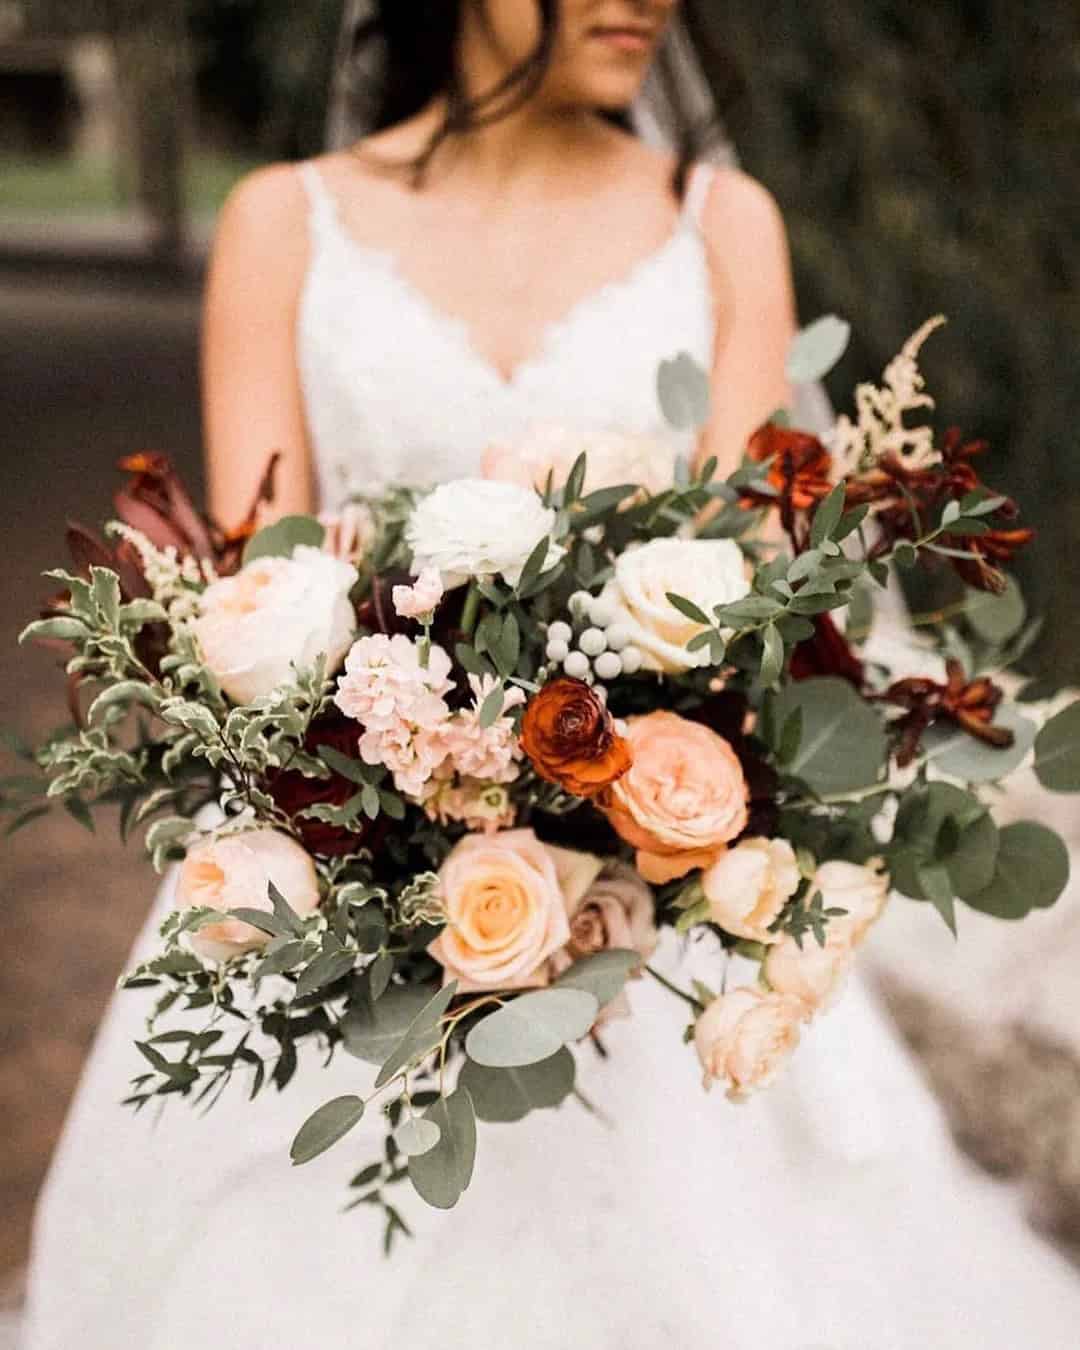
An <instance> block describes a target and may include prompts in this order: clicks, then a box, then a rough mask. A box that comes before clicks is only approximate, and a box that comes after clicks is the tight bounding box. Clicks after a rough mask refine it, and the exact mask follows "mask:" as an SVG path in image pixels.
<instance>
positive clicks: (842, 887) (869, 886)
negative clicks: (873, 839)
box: [814, 860, 889, 944]
mask: <svg viewBox="0 0 1080 1350" xmlns="http://www.w3.org/2000/svg"><path fill="white" fill-rule="evenodd" d="M814 886H815V887H816V888H817V889H818V890H819V891H820V892H821V903H822V908H823V909H842V910H844V911H845V913H844V914H843V915H842V916H837V917H836V918H834V919H830V920H829V927H828V931H829V932H830V933H836V932H841V931H842V932H843V933H844V934H845V935H846V936H847V938H848V940H849V941H850V942H851V943H852V944H855V943H859V942H861V941H862V940H863V938H864V937H866V934H867V932H868V931H869V929H870V926H871V925H872V924H873V923H874V921H875V920H876V919H877V918H878V917H879V916H880V914H881V911H882V910H883V909H884V908H885V902H886V901H887V900H888V898H889V875H888V873H887V872H886V871H885V870H884V868H883V866H882V864H881V862H880V861H877V860H875V861H873V862H870V863H867V864H866V865H865V866H860V865H859V864H858V863H849V862H839V861H837V862H827V863H822V864H821V866H820V867H819V868H818V869H817V871H816V872H815V873H814Z"/></svg>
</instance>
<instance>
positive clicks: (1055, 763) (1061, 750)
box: [1035, 700, 1080, 792]
mask: <svg viewBox="0 0 1080 1350" xmlns="http://www.w3.org/2000/svg"><path fill="white" fill-rule="evenodd" d="M1035 774H1036V776H1037V778H1038V780H1039V782H1040V783H1041V784H1042V785H1043V787H1044V788H1047V789H1048V790H1049V791H1050V792H1080V700H1078V701H1077V702H1076V703H1072V704H1070V705H1069V707H1067V708H1065V709H1064V710H1063V711H1062V712H1059V713H1058V714H1057V715H1056V716H1055V717H1051V719H1050V720H1049V722H1047V723H1046V725H1045V726H1044V727H1043V729H1042V730H1041V731H1040V732H1039V734H1038V736H1037V737H1036V739H1035Z"/></svg>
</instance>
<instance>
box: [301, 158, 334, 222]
mask: <svg viewBox="0 0 1080 1350" xmlns="http://www.w3.org/2000/svg"><path fill="white" fill-rule="evenodd" d="M296 171H297V173H298V174H299V176H300V182H301V183H302V184H303V188H304V195H305V196H306V197H307V199H308V205H309V206H310V208H311V222H312V224H313V225H318V226H323V227H325V226H327V225H333V223H334V221H335V219H336V218H337V206H336V204H335V202H334V199H333V197H332V196H331V194H330V190H329V188H328V187H327V186H326V183H325V181H324V180H323V176H322V174H321V173H320V172H319V170H318V168H317V167H316V165H315V164H314V163H313V161H311V160H306V161H305V162H304V163H303V164H298V165H297V166H296Z"/></svg>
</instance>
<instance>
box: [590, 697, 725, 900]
mask: <svg viewBox="0 0 1080 1350" xmlns="http://www.w3.org/2000/svg"><path fill="white" fill-rule="evenodd" d="M627 740H628V741H629V743H630V751H631V755H632V758H633V763H632V765H631V768H630V771H629V772H628V773H626V774H624V775H623V777H622V778H620V779H619V781H618V782H617V783H614V784H613V785H612V787H611V790H610V792H609V793H608V794H607V796H606V797H605V798H604V799H603V806H604V811H605V812H606V814H607V817H608V819H609V820H610V821H611V824H612V825H613V826H614V828H615V830H616V831H617V832H618V833H619V835H620V836H621V837H622V838H623V839H625V840H626V842H627V843H628V844H632V845H633V846H634V848H636V849H637V850H638V855H637V866H638V871H639V872H640V873H641V875H642V876H643V877H644V878H645V880H646V881H650V882H652V883H653V884H654V885H663V884H664V883H665V882H668V881H672V880H674V878H676V877H683V876H686V874H687V873H688V872H690V871H692V870H693V869H694V868H695V867H711V866H712V864H713V863H714V862H716V860H717V859H718V858H719V857H720V855H721V854H722V853H723V851H724V849H725V847H726V846H727V844H728V843H730V841H731V840H732V839H735V838H737V837H738V835H740V834H741V833H742V831H743V830H744V829H745V828H746V822H747V819H748V808H747V802H748V799H749V790H748V788H747V785H746V779H745V778H744V777H743V771H742V766H741V765H740V764H739V761H738V759H737V757H736V755H735V752H734V750H732V748H731V746H730V745H729V744H728V743H727V741H725V740H724V738H723V737H722V736H718V735H717V734H716V732H715V731H711V730H710V729H709V728H708V727H705V726H701V725H700V724H699V723H697V722H688V721H687V720H686V719H685V718H683V717H679V716H678V714H676V713H670V712H654V713H648V714H647V715H646V716H644V717H633V718H631V719H630V722H629V726H628V729H627Z"/></svg>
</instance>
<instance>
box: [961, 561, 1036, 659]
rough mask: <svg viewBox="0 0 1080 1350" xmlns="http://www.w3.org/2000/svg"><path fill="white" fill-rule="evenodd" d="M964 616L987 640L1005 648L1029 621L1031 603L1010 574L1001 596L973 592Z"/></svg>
mask: <svg viewBox="0 0 1080 1350" xmlns="http://www.w3.org/2000/svg"><path fill="white" fill-rule="evenodd" d="M964 617H965V618H966V619H967V621H968V623H970V624H971V626H972V628H974V629H975V631H976V633H978V635H979V637H981V638H982V639H983V640H984V641H985V642H990V643H993V645H994V646H995V647H1001V646H1004V644H1005V643H1006V642H1008V641H1009V639H1010V638H1013V637H1015V636H1016V634H1017V633H1019V631H1020V629H1021V628H1023V626H1024V624H1025V622H1026V621H1027V605H1026V604H1025V603H1024V596H1023V592H1022V591H1021V590H1020V587H1019V586H1018V585H1017V584H1016V581H1015V580H1014V578H1013V577H1006V579H1005V589H1004V591H1002V593H1001V594H1000V595H994V594H992V593H991V592H989V591H973V592H972V593H971V594H970V595H969V597H968V603H967V608H966V610H965V611H964Z"/></svg>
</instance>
